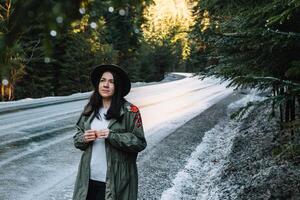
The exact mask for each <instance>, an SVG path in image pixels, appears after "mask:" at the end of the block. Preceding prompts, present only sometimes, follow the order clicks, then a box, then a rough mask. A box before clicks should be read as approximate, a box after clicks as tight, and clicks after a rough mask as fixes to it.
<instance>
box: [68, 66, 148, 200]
mask: <svg viewBox="0 0 300 200" xmlns="http://www.w3.org/2000/svg"><path fill="white" fill-rule="evenodd" d="M91 81H92V84H93V86H94V92H93V94H92V95H91V97H90V100H89V102H88V104H87V105H86V106H85V108H84V111H83V113H82V114H81V116H80V118H79V120H78V122H77V124H76V127H77V132H76V134H75V135H74V137H73V138H74V145H75V147H76V148H78V149H80V150H82V151H83V153H82V157H81V161H80V164H79V168H78V174H77V179H76V183H75V189H74V194H73V200H85V199H87V200H90V199H95V200H96V199H97V200H101V199H103V200H104V199H105V200H117V199H118V200H136V199H137V190H138V174H137V165H136V158H137V154H138V152H140V151H142V150H143V149H145V148H146V145H147V143H146V140H145V137H144V130H143V124H142V119H141V115H140V112H139V109H138V108H137V107H136V106H134V105H133V104H131V103H129V102H128V101H126V100H125V99H124V96H126V95H127V94H128V93H129V91H130V88H131V83H130V80H129V77H128V75H127V74H126V72H125V71H123V70H122V69H121V68H120V67H118V66H116V65H100V66H97V67H95V68H94V70H93V71H92V73H91Z"/></svg>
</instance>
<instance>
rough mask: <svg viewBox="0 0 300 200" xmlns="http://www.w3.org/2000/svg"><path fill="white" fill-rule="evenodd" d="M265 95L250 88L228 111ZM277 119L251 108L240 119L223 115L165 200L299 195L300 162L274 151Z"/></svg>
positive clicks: (248, 199)
mask: <svg viewBox="0 0 300 200" xmlns="http://www.w3.org/2000/svg"><path fill="white" fill-rule="evenodd" d="M262 99H263V97H260V96H258V95H256V92H254V91H252V92H251V93H250V94H248V95H246V96H245V97H244V98H243V99H241V100H239V101H237V102H235V103H232V104H230V105H229V106H228V116H229V115H230V114H231V113H232V112H234V111H236V110H237V109H238V108H239V107H241V106H244V105H246V103H247V102H249V101H260V100H262ZM278 130H279V127H278V123H277V122H276V119H269V118H268V114H267V113H264V112H263V110H260V109H256V110H250V111H249V112H248V113H247V114H246V115H245V116H244V118H243V120H242V121H241V122H238V121H233V120H229V119H228V120H225V121H221V122H219V123H218V124H217V125H216V126H215V127H214V128H213V129H211V130H209V131H207V132H206V133H205V135H204V137H203V139H202V142H201V143H200V144H199V145H198V147H197V148H196V150H195V151H194V152H193V153H192V154H191V156H190V157H189V158H188V159H187V162H186V164H185V167H184V168H183V169H182V170H180V171H179V172H178V173H177V175H176V178H175V179H174V180H173V183H172V187H170V188H168V189H167V190H165V191H164V192H163V193H162V196H161V199H162V200H180V199H185V200H190V199H196V200H229V199H230V200H244V199H245V200H257V199H282V200H283V199H284V200H286V199H293V200H296V199H300V168H299V164H298V165H295V164H292V163H289V162H276V161H275V160H274V158H273V157H272V156H271V152H272V149H273V147H274V145H275V144H274V142H272V141H274V137H275V135H276V134H274V133H275V132H276V131H278Z"/></svg>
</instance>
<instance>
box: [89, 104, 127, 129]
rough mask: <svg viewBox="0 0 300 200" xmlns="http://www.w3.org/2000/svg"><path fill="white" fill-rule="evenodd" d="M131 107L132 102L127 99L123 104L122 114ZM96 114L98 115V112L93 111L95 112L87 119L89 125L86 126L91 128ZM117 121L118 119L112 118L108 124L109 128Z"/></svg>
mask: <svg viewBox="0 0 300 200" xmlns="http://www.w3.org/2000/svg"><path fill="white" fill-rule="evenodd" d="M129 108H130V104H129V103H128V102H127V101H126V102H125V103H124V104H123V106H122V107H121V109H120V116H122V115H124V114H125V112H127V111H128V110H129ZM95 116H96V113H95V112H93V114H91V115H90V116H89V117H88V119H87V121H86V123H87V127H86V128H87V129H90V128H91V123H92V120H93V119H94V118H95ZM116 121H117V120H116V119H111V120H110V122H109V124H108V126H107V128H110V127H111V126H112V125H113V124H114V123H115V122H116Z"/></svg>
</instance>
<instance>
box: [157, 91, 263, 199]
mask: <svg viewBox="0 0 300 200" xmlns="http://www.w3.org/2000/svg"><path fill="white" fill-rule="evenodd" d="M260 100H263V98H262V97H259V96H257V92H256V91H254V90H253V91H252V92H250V93H249V94H248V95H246V96H245V97H244V98H242V99H241V100H238V101H237V102H234V103H231V104H230V105H229V106H228V109H229V110H232V109H237V108H239V107H241V106H245V105H246V104H247V102H249V101H260ZM246 116H247V115H245V116H244V117H246ZM239 126H240V122H236V121H231V120H226V121H220V122H219V123H218V124H217V125H215V127H214V128H212V129H211V130H209V131H207V132H206V133H205V135H204V137H203V139H202V142H201V143H200V144H199V145H198V146H197V148H196V150H195V151H194V152H193V153H192V154H191V156H190V157H189V158H187V161H186V165H185V166H184V168H183V169H182V170H180V171H179V172H178V173H177V175H176V178H175V179H174V180H173V183H172V184H173V186H172V187H171V188H168V189H166V190H165V191H164V192H163V194H162V196H161V200H181V199H197V200H222V199H220V198H219V196H220V195H221V194H220V192H221V191H219V190H218V187H217V184H216V182H218V181H219V180H220V177H221V173H222V172H223V170H224V166H225V165H226V164H227V162H228V160H227V159H228V155H229V153H230V152H231V146H232V143H233V139H234V137H235V136H236V134H237V133H238V131H239ZM231 190H232V191H235V190H236V188H231ZM191 194H194V195H191ZM231 198H232V199H237V198H236V196H231Z"/></svg>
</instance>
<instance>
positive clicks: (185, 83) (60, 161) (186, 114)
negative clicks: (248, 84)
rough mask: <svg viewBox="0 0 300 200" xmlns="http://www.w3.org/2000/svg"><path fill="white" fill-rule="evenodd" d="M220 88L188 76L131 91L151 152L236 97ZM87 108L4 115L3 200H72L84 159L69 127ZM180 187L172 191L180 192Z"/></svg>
mask: <svg viewBox="0 0 300 200" xmlns="http://www.w3.org/2000/svg"><path fill="white" fill-rule="evenodd" d="M219 82H220V81H219V80H218V79H213V78H206V79H204V80H200V79H198V77H193V76H191V74H190V75H188V76H187V77H186V78H184V79H181V80H176V81H172V82H164V83H161V84H153V85H145V86H140V87H134V88H132V90H131V92H130V94H129V95H128V96H127V97H126V99H128V100H129V101H130V102H132V103H134V104H136V105H137V106H138V107H139V108H140V110H141V114H142V119H143V124H144V129H145V135H146V138H147V140H148V141H149V146H148V148H151V147H153V146H154V145H157V144H158V143H159V141H161V140H162V139H163V138H164V137H166V136H167V135H169V134H170V133H172V132H173V131H174V130H175V129H177V128H178V127H180V126H181V125H183V124H184V123H185V122H187V121H188V120H190V119H192V118H193V117H195V116H197V115H198V114H199V113H201V112H203V111H205V110H206V109H207V108H209V107H210V106H212V105H213V104H215V103H217V102H218V101H220V100H222V99H223V98H225V97H226V96H228V95H230V94H231V93H232V92H233V89H232V88H226V87H225V86H226V82H225V83H222V84H219ZM85 104H86V100H82V101H79V100H78V101H75V102H66V103H63V104H57V105H49V106H45V107H38V108H34V109H28V110H23V111H19V112H13V113H8V114H4V115H0V135H1V138H2V139H1V141H0V159H1V161H0V166H1V169H0V196H1V197H2V198H3V199H22V200H29V199H58V200H60V199H70V197H71V195H72V189H73V184H74V178H75V175H76V171H77V165H78V162H79V158H80V153H81V152H80V151H78V150H75V149H74V147H73V144H72V136H73V133H74V130H73V129H72V128H71V127H72V125H74V123H75V121H76V119H77V117H78V115H79V113H80V111H81V110H82V108H83V106H84V105H85ZM212 132H214V131H212ZM207 135H208V136H207V139H206V140H205V141H206V142H205V143H204V144H203V145H207V146H205V147H207V148H209V145H208V144H209V143H210V142H209V139H213V138H210V137H209V133H208V134H207ZM203 148H204V147H199V149H200V150H197V151H200V153H201V151H202V150H203ZM201 149H202V150H201ZM195 154H198V153H195ZM190 165H191V164H190ZM187 168H188V167H187ZM183 170H184V169H183ZM16 172H17V173H16ZM154 181H155V180H154ZM184 181H185V180H182V182H184ZM177 182H180V181H177V180H176V179H175V180H174V188H176V187H180V186H179V185H180V184H179V185H178V183H177ZM16 190H17V191H18V192H17V193H16V192H15V191H16ZM172 190H174V189H172V188H171V189H169V190H167V191H166V192H165V193H164V195H163V198H167V197H165V196H168V194H170V191H172Z"/></svg>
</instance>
